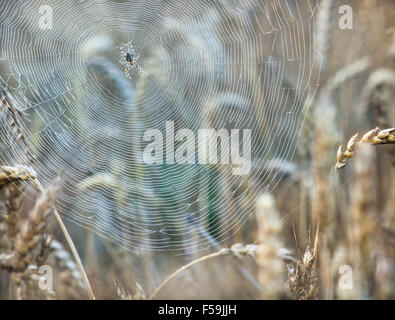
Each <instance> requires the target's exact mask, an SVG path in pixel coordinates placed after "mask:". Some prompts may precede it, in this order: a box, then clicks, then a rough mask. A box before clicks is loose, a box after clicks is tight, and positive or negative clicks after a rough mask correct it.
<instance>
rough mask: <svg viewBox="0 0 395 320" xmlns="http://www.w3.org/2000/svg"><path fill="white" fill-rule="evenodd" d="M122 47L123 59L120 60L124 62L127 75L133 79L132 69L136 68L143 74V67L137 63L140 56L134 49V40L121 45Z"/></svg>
mask: <svg viewBox="0 0 395 320" xmlns="http://www.w3.org/2000/svg"><path fill="white" fill-rule="evenodd" d="M120 49H121V59H120V60H119V62H120V63H121V64H122V66H124V67H125V76H126V77H127V78H129V79H131V71H132V69H136V70H138V72H139V73H140V74H142V73H143V69H142V68H141V66H140V65H139V64H138V63H137V59H138V56H137V55H136V53H135V51H134V47H133V44H132V42H131V41H129V42H128V43H127V44H124V45H123V46H121V47H120Z"/></svg>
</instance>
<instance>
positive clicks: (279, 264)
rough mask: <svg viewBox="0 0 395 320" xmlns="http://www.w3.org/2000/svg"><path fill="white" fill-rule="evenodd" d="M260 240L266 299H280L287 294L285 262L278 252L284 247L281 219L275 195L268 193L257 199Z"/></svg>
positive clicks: (260, 276) (259, 264)
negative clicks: (281, 237)
mask: <svg viewBox="0 0 395 320" xmlns="http://www.w3.org/2000/svg"><path fill="white" fill-rule="evenodd" d="M256 217H257V224H258V242H259V243H260V244H262V245H263V246H262V249H261V250H258V251H257V257H256V258H257V263H258V266H259V282H260V283H261V285H262V287H263V294H262V297H263V298H264V299H279V298H281V297H282V296H284V295H285V282H286V281H285V264H284V262H283V260H282V259H281V257H280V256H279V255H278V252H279V251H280V250H281V248H282V247H283V244H282V241H281V239H280V237H279V235H280V232H281V228H282V227H281V221H280V219H279V216H278V213H277V210H276V207H275V200H274V198H273V196H271V195H270V194H268V193H266V194H263V195H261V196H260V197H259V199H258V201H257V212H256Z"/></svg>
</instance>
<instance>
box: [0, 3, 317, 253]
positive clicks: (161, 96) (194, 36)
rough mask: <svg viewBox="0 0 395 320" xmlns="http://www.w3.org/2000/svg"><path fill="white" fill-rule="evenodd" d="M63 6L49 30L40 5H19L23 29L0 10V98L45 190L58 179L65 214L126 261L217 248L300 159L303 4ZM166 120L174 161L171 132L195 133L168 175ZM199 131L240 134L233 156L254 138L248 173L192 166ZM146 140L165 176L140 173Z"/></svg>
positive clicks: (306, 54)
mask: <svg viewBox="0 0 395 320" xmlns="http://www.w3.org/2000/svg"><path fill="white" fill-rule="evenodd" d="M66 2H67V3H69V4H70V5H69V6H68V5H65V3H64V0H62V1H51V6H53V8H52V9H53V12H56V13H57V14H56V19H54V21H53V27H52V29H48V30H42V29H40V26H39V24H38V23H37V21H36V20H37V19H34V16H33V17H32V12H38V7H39V3H38V2H37V1H35V0H25V1H21V3H20V5H19V6H18V17H19V18H18V23H16V22H13V21H12V19H7V18H6V17H7V15H8V16H10V15H12V14H13V12H14V10H15V6H14V5H13V4H12V1H1V2H0V12H2V13H5V14H3V15H1V14H0V86H1V87H2V88H3V89H4V90H6V91H7V92H8V93H9V95H10V96H12V97H13V99H14V104H15V105H16V106H18V108H20V109H21V110H23V112H24V114H25V122H24V126H25V132H26V139H27V142H28V144H29V146H30V148H31V152H33V153H34V154H35V156H36V158H37V161H36V162H35V163H34V169H35V170H36V171H37V174H38V175H39V176H40V177H41V180H42V182H43V184H47V183H49V182H50V181H52V180H53V178H54V177H55V176H56V175H57V174H59V172H61V173H62V175H64V178H65V181H66V184H65V188H64V190H63V192H62V194H61V195H60V199H59V201H58V204H57V205H58V209H59V211H60V213H61V214H62V216H63V217H64V218H65V219H67V220H69V221H71V222H73V223H75V224H76V225H78V226H81V227H83V228H87V229H90V230H92V231H93V232H95V233H96V234H98V235H100V236H102V237H103V238H106V239H108V240H110V241H112V242H114V243H116V244H118V245H119V246H121V247H123V248H126V249H129V250H134V249H136V248H139V249H150V250H157V251H167V250H175V251H180V252H183V251H185V250H186V248H187V249H188V250H189V251H191V252H193V251H198V250H202V249H204V248H207V247H210V246H216V245H217V246H218V244H220V243H221V242H223V241H226V239H228V238H229V237H231V236H232V235H233V234H234V233H235V232H237V231H238V230H239V229H240V227H241V226H242V225H243V223H245V221H246V220H247V219H248V217H250V216H251V215H253V214H254V212H255V208H254V198H255V197H256V196H257V195H258V194H259V193H260V192H262V191H263V190H266V189H271V188H274V187H275V186H276V184H277V182H278V181H279V179H281V177H282V176H283V175H284V174H285V172H287V168H286V167H285V165H286V164H287V163H289V161H290V160H291V159H292V157H293V156H294V154H295V150H296V145H297V141H298V138H299V135H300V128H301V126H302V124H303V121H304V118H305V114H306V110H305V108H306V103H305V102H306V99H307V97H310V98H311V97H312V96H313V95H314V92H315V90H316V87H314V86H313V85H310V81H311V79H312V78H313V76H314V74H313V70H314V68H316V65H319V64H320V61H319V60H317V55H316V52H315V50H316V49H315V48H316V45H315V38H314V36H315V35H314V27H313V26H314V23H315V21H314V20H315V11H316V10H317V8H315V7H314V8H313V7H310V6H311V1H307V0H302V1H293V0H292V1H291V0H288V1H277V0H268V1H263V2H262V1H255V0H249V1H224V0H218V1H207V0H193V1H185V0H173V1H165V2H164V1H153V0H149V1H145V2H144V3H142V2H141V1H122V2H120V1H112V0H103V1H100V2H97V1H93V0H88V1H81V2H77V3H76V2H74V1H66ZM302 6H303V10H302V9H301V7H302ZM66 8H67V9H66ZM54 18H55V17H54ZM302 39H303V41H302ZM289 70H294V71H295V70H296V71H295V74H296V76H295V78H291V77H289V76H288V72H287V71H289ZM315 70H317V69H315ZM168 121H172V122H173V123H174V137H173V140H174V141H173V142H174V146H175V149H177V147H178V146H179V145H180V144H181V143H182V140H181V139H180V141H175V140H176V135H177V131H178V130H180V129H187V130H190V131H192V133H193V136H194V137H195V141H196V148H195V154H194V156H193V157H192V159H194V160H195V161H194V163H193V164H179V163H171V164H170V163H166V150H167V147H168V146H170V145H171V143H170V144H169V143H168V141H166V139H167V138H168V137H169V135H168V134H166V122H168ZM2 124H3V123H2ZM204 128H214V129H215V130H217V132H218V130H220V129H224V130H226V132H227V133H228V135H229V137H230V134H231V130H232V129H239V131H240V139H239V141H240V144H241V145H243V143H244V142H245V141H246V140H245V139H243V135H242V133H243V130H244V129H250V130H251V132H252V133H251V135H252V136H251V168H250V170H249V172H248V174H247V175H245V176H243V175H235V174H233V171H232V169H233V168H234V167H235V166H236V164H234V163H232V162H231V160H232V158H231V152H229V155H230V156H229V157H230V158H229V159H230V163H229V164H228V165H227V164H214V165H210V164H199V163H198V161H197V160H198V158H199V156H198V152H197V150H198V144H199V142H198V130H199V129H204ZM3 129H4V130H3ZM8 129H10V127H9V124H6V125H5V126H4V127H3V128H2V130H1V131H0V140H1V141H0V146H1V154H0V160H1V162H5V161H7V159H9V158H11V159H21V152H20V150H19V151H18V150H7V149H6V148H4V146H3V144H2V143H3V142H2V141H3V138H4V136H5V135H6V132H7V130H8ZM149 129H155V130H157V131H156V132H157V133H158V135H159V133H160V137H161V139H162V144H161V145H162V146H164V148H163V160H164V161H163V163H162V164H154V165H150V164H147V163H145V162H144V161H143V159H144V158H143V152H144V149H145V147H146V146H147V144H148V143H149V142H148V141H144V133H146V132H147V130H149ZM228 141H231V139H228ZM169 148H170V147H169ZM229 150H231V147H229ZM241 150H242V147H241V146H240V148H239V151H240V152H241ZM3 151H4V152H3ZM239 156H241V153H239ZM218 158H220V154H218ZM233 159H235V158H233ZM21 164H23V163H21ZM29 191H30V192H32V193H34V192H37V191H36V190H33V189H32V190H29Z"/></svg>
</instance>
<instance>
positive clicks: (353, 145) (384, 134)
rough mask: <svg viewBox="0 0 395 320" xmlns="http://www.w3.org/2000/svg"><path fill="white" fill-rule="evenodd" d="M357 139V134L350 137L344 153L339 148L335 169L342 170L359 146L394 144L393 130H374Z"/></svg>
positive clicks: (394, 130)
mask: <svg viewBox="0 0 395 320" xmlns="http://www.w3.org/2000/svg"><path fill="white" fill-rule="evenodd" d="M358 137H359V134H358V133H357V134H355V135H354V136H352V137H351V139H350V140H349V141H348V143H347V147H346V150H345V151H343V149H342V146H340V147H339V149H338V150H337V156H336V158H337V162H336V169H342V168H344V167H345V166H346V165H347V163H348V161H349V160H350V159H351V158H352V157H353V156H354V154H355V152H356V150H357V148H358V146H359V145H360V144H370V145H382V144H395V128H389V129H384V130H381V129H379V128H376V129H373V130H370V131H368V132H367V133H365V134H364V135H363V136H362V138H361V139H358Z"/></svg>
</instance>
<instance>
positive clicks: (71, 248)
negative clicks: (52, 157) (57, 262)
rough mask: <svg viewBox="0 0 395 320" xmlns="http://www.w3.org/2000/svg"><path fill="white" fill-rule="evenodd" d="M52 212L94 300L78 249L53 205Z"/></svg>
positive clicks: (38, 184)
mask: <svg viewBox="0 0 395 320" xmlns="http://www.w3.org/2000/svg"><path fill="white" fill-rule="evenodd" d="M33 181H34V184H35V185H36V187H37V188H38V189H39V190H40V191H41V192H43V191H44V188H43V186H42V185H41V183H40V181H39V180H37V179H34V180H33ZM53 214H54V215H55V218H56V221H57V222H58V224H59V226H60V229H61V230H62V232H63V234H64V237H65V238H66V241H67V244H68V245H69V247H70V250H71V253H72V254H73V257H74V259H75V262H76V263H77V266H78V269H79V271H80V273H81V277H82V281H83V282H84V285H85V288H86V291H87V292H88V295H89V298H90V299H91V300H95V295H94V294H93V291H92V287H91V285H90V282H89V279H88V276H87V275H86V272H85V268H84V266H83V265H82V262H81V258H80V256H79V254H78V251H77V249H76V248H75V245H74V243H73V240H72V239H71V237H70V235H69V232H68V231H67V228H66V226H65V225H64V223H63V220H62V218H61V217H60V215H59V212H58V210H56V208H55V207H53Z"/></svg>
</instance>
